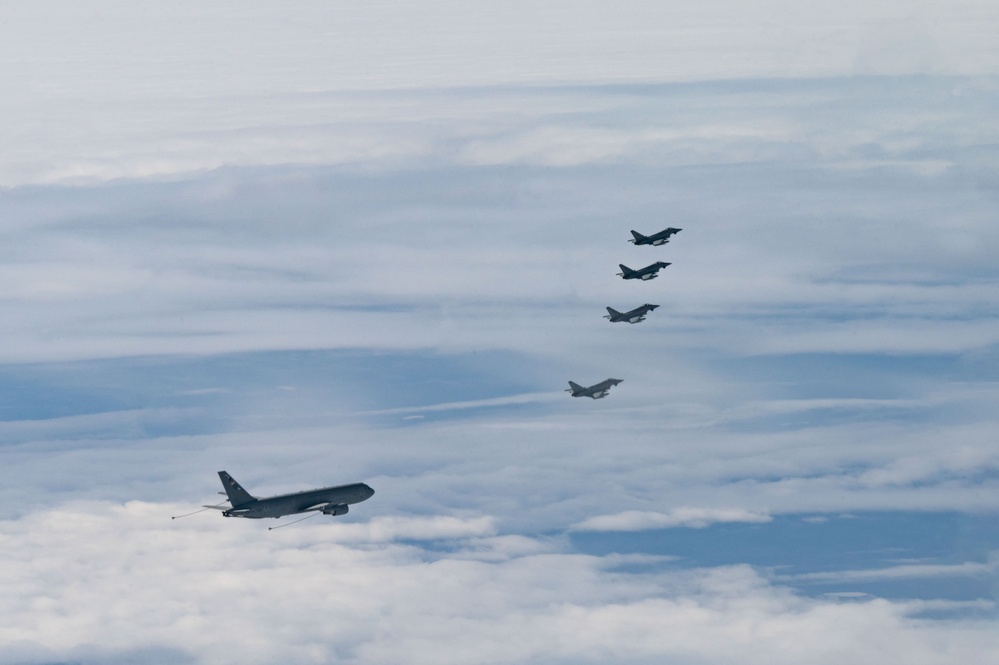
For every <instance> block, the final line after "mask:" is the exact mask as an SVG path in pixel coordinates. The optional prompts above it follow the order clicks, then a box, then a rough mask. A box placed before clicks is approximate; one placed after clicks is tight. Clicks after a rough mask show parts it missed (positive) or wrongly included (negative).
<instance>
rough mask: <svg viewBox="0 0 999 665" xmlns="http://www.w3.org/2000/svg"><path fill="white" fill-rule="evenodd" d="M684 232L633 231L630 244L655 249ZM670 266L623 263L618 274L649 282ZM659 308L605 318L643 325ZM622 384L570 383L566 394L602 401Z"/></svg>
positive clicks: (611, 311)
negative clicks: (611, 390) (647, 315)
mask: <svg viewBox="0 0 999 665" xmlns="http://www.w3.org/2000/svg"><path fill="white" fill-rule="evenodd" d="M682 230H683V229H675V228H673V227H672V226H671V227H669V228H667V229H663V230H662V231H660V232H658V233H653V234H652V235H650V236H644V235H642V234H641V233H639V232H638V231H635V230H632V232H631V236H632V238H631V240H629V241H628V242H630V243H632V244H634V245H652V246H654V247H658V246H660V245H665V244H666V243H668V242H669V239H670V236H673V235H675V234H677V233H679V232H680V231H682ZM669 265H672V264H670V263H666V262H664V261H656V262H655V263H652V264H650V265H647V266H645V267H644V268H639V269H638V270H632V269H631V268H629V267H628V266H626V265H624V264H623V263H622V264H620V265H619V266H618V267H619V268H621V272H619V273H618V276H619V277H621V278H622V279H626V280H627V279H637V280H641V281H645V282H647V281H649V280H652V279H655V278H656V277H658V276H659V271H660V270H662V269H663V268H665V267H667V266H669ZM657 307H659V305H652V304H649V303H645V304H644V305H640V306H638V307H636V308H635V309H632V310H629V311H627V312H619V311H617V310H616V309H614V308H613V307H608V308H607V314H606V315H605V316H604V318H605V319H608V320H609V321H610V322H611V323H621V322H623V321H627V322H628V323H641V322H642V321H644V320H645V315H646V314H648V313H649V312H651V311H652V310H654V309H656V308H657ZM621 382H622V380H621V379H604V380H603V381H601V382H600V383H595V384H593V385H592V386H589V387H584V386H581V385H579V384H578V383H575V382H573V381H570V382H569V388H568V389H567V390H566V392H567V393H572V396H573V397H590V398H593V399H601V398H603V397H606V396H607V395H608V393H610V389H611V388H613V387H614V386H616V385H617V384H619V383H621Z"/></svg>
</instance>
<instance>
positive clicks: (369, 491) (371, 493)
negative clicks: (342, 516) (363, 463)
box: [364, 485, 375, 499]
mask: <svg viewBox="0 0 999 665" xmlns="http://www.w3.org/2000/svg"><path fill="white" fill-rule="evenodd" d="M374 495H375V491H374V490H373V489H371V486H370V485H365V486H364V498H365V499H370V498H371V497H373V496H374Z"/></svg>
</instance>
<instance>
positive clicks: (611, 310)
mask: <svg viewBox="0 0 999 665" xmlns="http://www.w3.org/2000/svg"><path fill="white" fill-rule="evenodd" d="M607 313H608V314H609V315H611V316H621V312H619V311H617V310H616V309H614V308H613V307H608V308H607Z"/></svg>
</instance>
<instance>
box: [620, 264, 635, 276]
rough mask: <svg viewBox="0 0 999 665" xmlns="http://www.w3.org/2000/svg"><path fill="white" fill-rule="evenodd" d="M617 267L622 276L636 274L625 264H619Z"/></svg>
mask: <svg viewBox="0 0 999 665" xmlns="http://www.w3.org/2000/svg"><path fill="white" fill-rule="evenodd" d="M617 267H618V268H620V269H621V274H622V275H627V274H629V273H633V272H635V271H634V270H632V269H631V268H629V267H628V266H626V265H624V264H623V263H619V264H617Z"/></svg>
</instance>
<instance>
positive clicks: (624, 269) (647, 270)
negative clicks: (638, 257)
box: [618, 261, 673, 281]
mask: <svg viewBox="0 0 999 665" xmlns="http://www.w3.org/2000/svg"><path fill="white" fill-rule="evenodd" d="M669 265H673V264H671V263H664V262H662V261H656V262H655V263H653V264H652V265H650V266H645V267H644V268H639V269H638V270H632V269H631V268H629V267H628V266H626V265H624V264H623V263H620V264H618V267H619V268H620V269H621V272H619V273H618V275H620V276H621V277H623V278H624V279H641V280H646V281H647V280H650V279H655V278H656V277H658V276H659V275H657V274H656V273H658V272H659V270H660V269H661V268H665V267H666V266H669Z"/></svg>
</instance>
